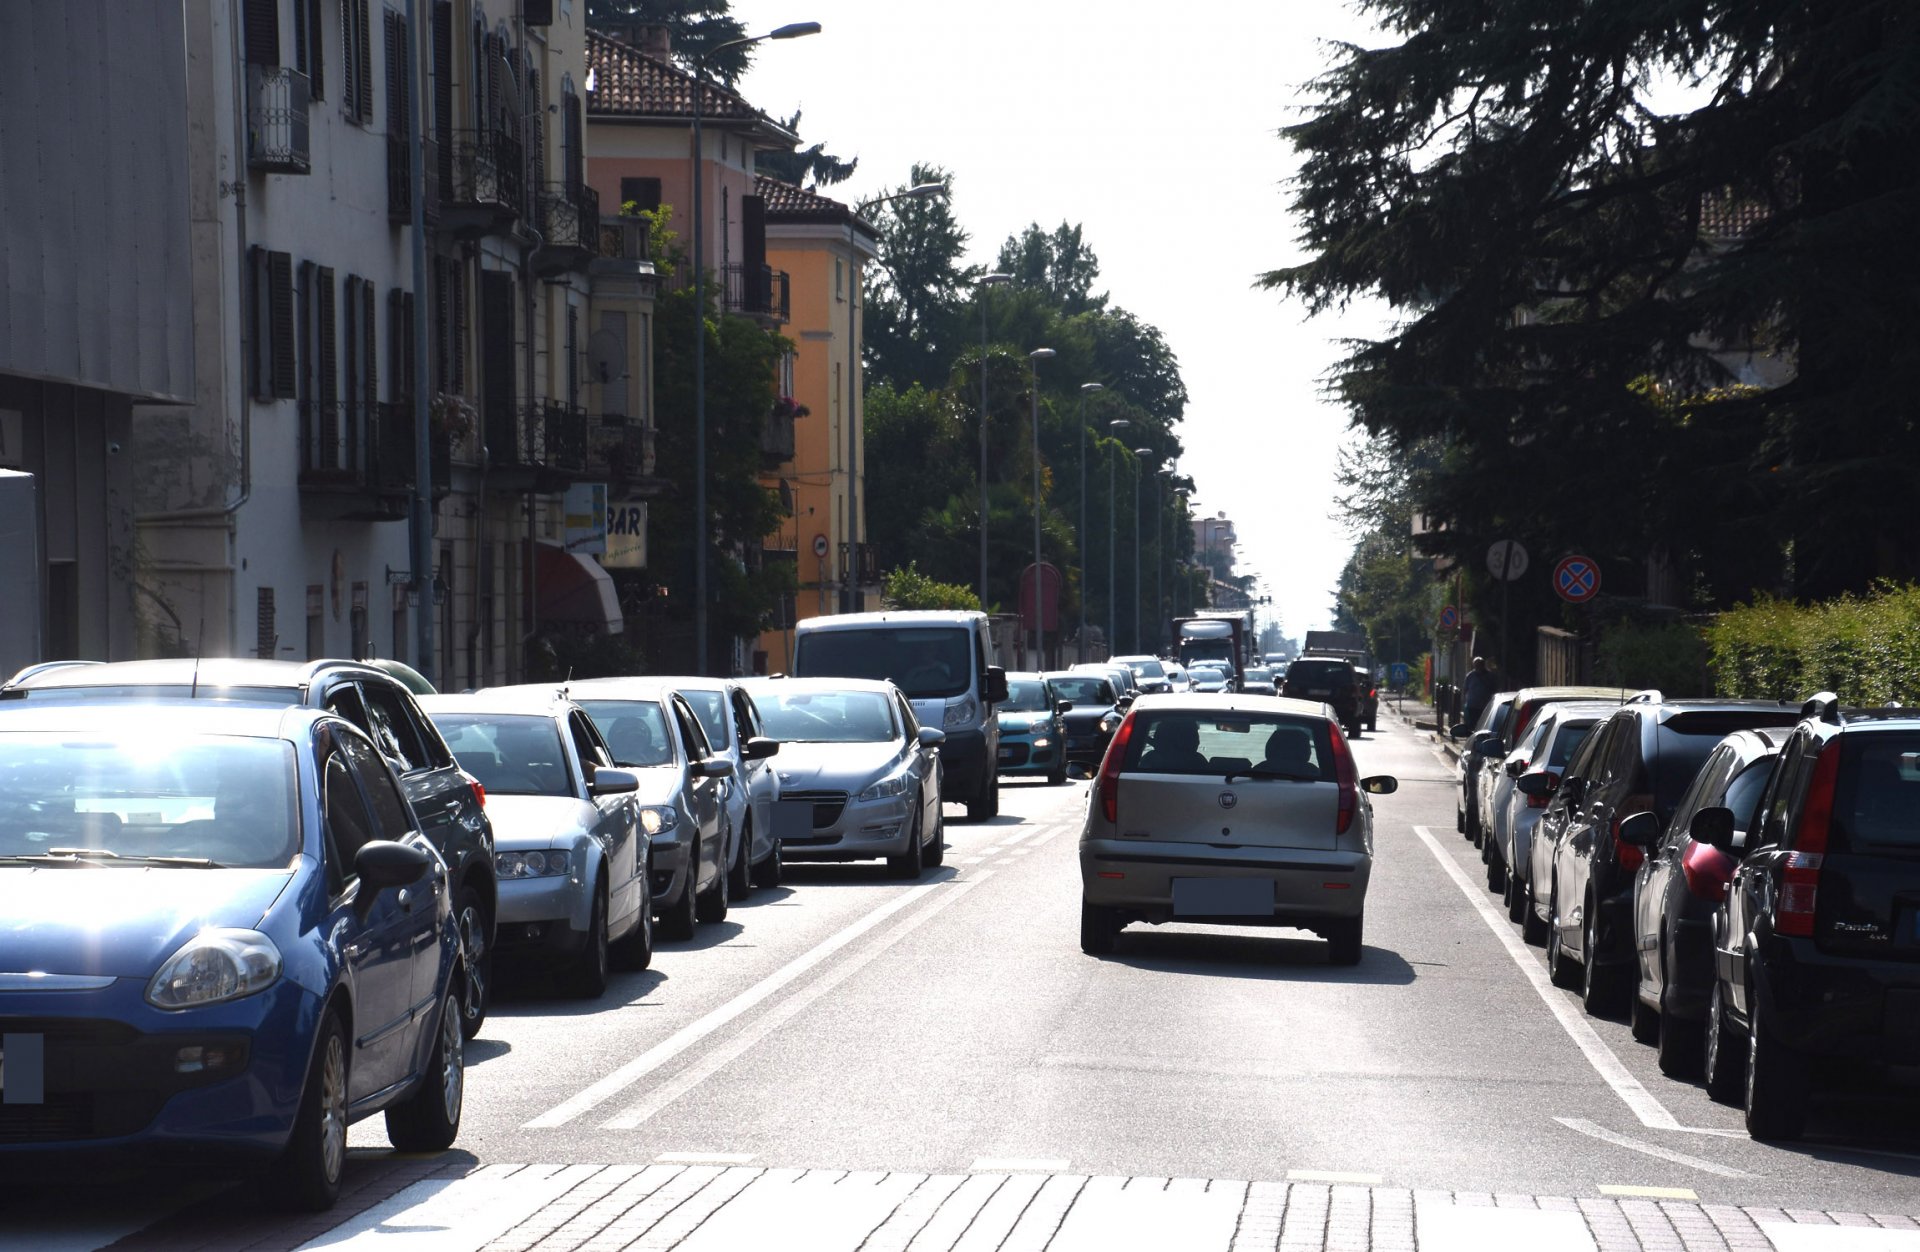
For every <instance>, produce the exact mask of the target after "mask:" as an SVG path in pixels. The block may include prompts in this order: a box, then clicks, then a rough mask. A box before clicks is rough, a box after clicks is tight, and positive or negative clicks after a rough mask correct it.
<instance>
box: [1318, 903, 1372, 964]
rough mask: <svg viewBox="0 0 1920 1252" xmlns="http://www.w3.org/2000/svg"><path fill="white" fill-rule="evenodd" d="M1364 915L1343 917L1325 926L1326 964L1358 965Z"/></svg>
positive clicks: (1364, 921) (1364, 925) (1364, 926)
mask: <svg viewBox="0 0 1920 1252" xmlns="http://www.w3.org/2000/svg"><path fill="white" fill-rule="evenodd" d="M1366 920H1367V919H1366V915H1365V914H1361V915H1360V916H1358V917H1343V918H1341V919H1340V920H1338V921H1335V922H1330V923H1328V925H1327V930H1326V937H1327V963H1328V964H1330V965H1358V964H1359V963H1360V952H1361V947H1362V943H1361V939H1362V935H1363V932H1364V931H1365V928H1366Z"/></svg>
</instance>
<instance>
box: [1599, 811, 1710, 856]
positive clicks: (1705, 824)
mask: <svg viewBox="0 0 1920 1252" xmlns="http://www.w3.org/2000/svg"><path fill="white" fill-rule="evenodd" d="M1625 828H1626V824H1625V823H1624V822H1623V823H1621V829H1622V830H1625ZM1687 834H1689V835H1691V836H1692V837H1693V841H1694V842H1695V843H1704V844H1706V845H1707V846H1708V847H1710V848H1718V849H1720V850H1721V851H1722V852H1731V851H1733V810H1732V809H1727V808H1711V809H1701V810H1700V811H1699V812H1697V813H1695V814H1694V815H1693V820H1692V821H1691V822H1689V823H1688V824H1687Z"/></svg>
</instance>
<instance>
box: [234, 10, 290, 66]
mask: <svg viewBox="0 0 1920 1252" xmlns="http://www.w3.org/2000/svg"><path fill="white" fill-rule="evenodd" d="M241 12H242V17H243V19H244V20H245V22H246V49H247V64H248V65H278V64H280V0H246V6H245V8H244V9H242V11H241Z"/></svg>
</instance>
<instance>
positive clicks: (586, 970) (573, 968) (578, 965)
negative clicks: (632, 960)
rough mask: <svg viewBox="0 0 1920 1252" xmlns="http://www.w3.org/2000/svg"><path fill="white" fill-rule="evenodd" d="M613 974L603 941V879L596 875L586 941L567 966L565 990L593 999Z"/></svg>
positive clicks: (609, 947)
mask: <svg viewBox="0 0 1920 1252" xmlns="http://www.w3.org/2000/svg"><path fill="white" fill-rule="evenodd" d="M612 977H613V952H612V945H611V944H609V943H608V942H607V880H606V878H605V877H604V876H599V877H596V878H595V879H594V882H593V912H592V913H590V914H589V915H588V917H587V941H586V942H585V943H583V944H581V945H580V955H578V956H576V957H574V958H573V963H572V964H571V965H569V966H568V967H567V973H566V985H567V990H569V991H571V992H572V993H573V994H574V995H577V996H579V997H580V998H581V999H582V1000H597V999H599V998H600V997H601V996H603V995H605V994H606V993H607V983H608V982H609V981H610V980H611V978H612Z"/></svg>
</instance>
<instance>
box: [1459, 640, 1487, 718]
mask: <svg viewBox="0 0 1920 1252" xmlns="http://www.w3.org/2000/svg"><path fill="white" fill-rule="evenodd" d="M1494 686H1495V684H1494V679H1493V674H1492V672H1491V671H1489V670H1488V669H1487V658H1486V657H1484V656H1476V657H1474V658H1473V668H1472V669H1471V670H1469V671H1468V672H1467V678H1466V681H1465V682H1463V683H1462V684H1460V687H1461V695H1462V696H1463V697H1465V703H1464V705H1463V707H1462V708H1461V710H1460V712H1461V719H1460V720H1462V721H1464V722H1465V723H1466V724H1467V729H1469V730H1472V729H1473V728H1474V727H1475V726H1477V725H1479V723H1480V715H1481V714H1482V713H1484V712H1486V711H1487V705H1489V704H1491V703H1492V702H1493V692H1494Z"/></svg>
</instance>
